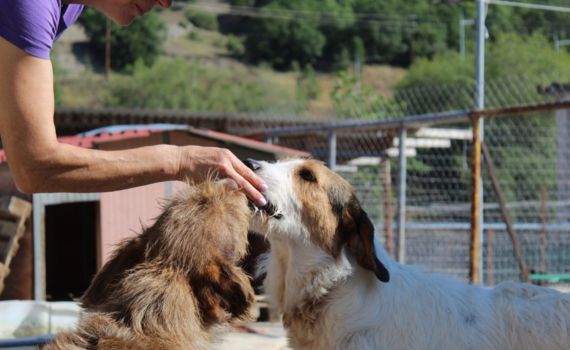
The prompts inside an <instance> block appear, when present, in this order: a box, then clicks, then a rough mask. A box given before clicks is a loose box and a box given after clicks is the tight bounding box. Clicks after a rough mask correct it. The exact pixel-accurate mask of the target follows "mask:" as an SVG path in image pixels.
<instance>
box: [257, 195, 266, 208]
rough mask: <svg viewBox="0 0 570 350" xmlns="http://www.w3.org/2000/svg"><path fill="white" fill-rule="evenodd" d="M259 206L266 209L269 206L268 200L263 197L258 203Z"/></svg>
mask: <svg viewBox="0 0 570 350" xmlns="http://www.w3.org/2000/svg"><path fill="white" fill-rule="evenodd" d="M257 205H259V206H260V207H264V206H266V205H267V200H266V199H265V198H263V197H261V198H260V199H259V200H258V201H257Z"/></svg>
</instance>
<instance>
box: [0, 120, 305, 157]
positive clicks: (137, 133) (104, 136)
mask: <svg viewBox="0 0 570 350" xmlns="http://www.w3.org/2000/svg"><path fill="white" fill-rule="evenodd" d="M176 130H178V131H182V132H188V133H191V134H193V135H195V136H198V137H204V138H209V139H214V140H219V141H224V142H229V143H234V144H237V145H240V146H244V147H249V148H253V149H257V150H261V151H266V152H271V153H280V154H288V155H291V156H296V157H309V156H310V153H308V152H304V151H299V150H295V149H292V148H287V147H282V146H277V145H271V144H267V143H263V142H260V141H255V140H251V139H247V138H244V137H239V136H234V135H229V134H225V133H221V132H217V131H212V130H201V129H195V128H191V127H189V128H188V129H187V130H180V129H173V130H153V129H152V126H149V129H133V130H128V129H127V130H122V131H120V132H101V133H98V134H95V135H91V136H84V135H76V136H62V137H58V138H57V139H58V141H59V142H61V143H66V144H69V145H74V146H78V147H83V148H94V147H95V146H96V145H97V144H101V143H106V142H112V141H116V140H121V139H128V138H134V137H147V136H150V135H151V134H152V133H164V132H171V131H176ZM6 161H7V157H6V153H5V152H4V150H3V149H0V163H3V162H6Z"/></svg>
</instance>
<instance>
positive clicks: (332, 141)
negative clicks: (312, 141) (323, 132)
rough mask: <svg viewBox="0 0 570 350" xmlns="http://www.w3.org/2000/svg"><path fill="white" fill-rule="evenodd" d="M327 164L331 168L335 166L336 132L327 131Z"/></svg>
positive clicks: (333, 168)
mask: <svg viewBox="0 0 570 350" xmlns="http://www.w3.org/2000/svg"><path fill="white" fill-rule="evenodd" d="M327 158H328V166H329V168H330V169H331V170H335V168H336V132H334V131H331V132H329V138H328V157H327Z"/></svg>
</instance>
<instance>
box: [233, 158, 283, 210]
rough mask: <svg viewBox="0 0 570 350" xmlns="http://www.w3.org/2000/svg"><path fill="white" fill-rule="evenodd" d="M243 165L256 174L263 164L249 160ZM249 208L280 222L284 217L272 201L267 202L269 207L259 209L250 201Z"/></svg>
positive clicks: (245, 160)
mask: <svg viewBox="0 0 570 350" xmlns="http://www.w3.org/2000/svg"><path fill="white" fill-rule="evenodd" d="M242 163H243V164H245V166H247V167H248V168H250V169H251V170H253V171H254V172H255V171H257V170H259V169H261V164H260V163H259V162H258V161H257V160H255V159H251V158H247V159H244V160H242ZM249 206H250V207H251V208H252V209H258V210H260V211H262V212H264V213H265V214H267V216H269V217H272V218H274V219H277V220H279V219H281V218H282V217H283V214H281V213H280V212H279V211H278V210H277V208H276V207H275V205H274V204H273V203H271V202H270V201H267V205H265V206H264V207H258V206H257V205H255V204H254V203H252V202H251V201H250V202H249Z"/></svg>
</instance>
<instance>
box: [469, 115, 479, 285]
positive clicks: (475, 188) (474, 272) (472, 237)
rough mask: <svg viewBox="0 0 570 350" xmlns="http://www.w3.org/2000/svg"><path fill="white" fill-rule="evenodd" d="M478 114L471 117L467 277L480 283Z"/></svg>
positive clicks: (472, 281) (473, 281)
mask: <svg viewBox="0 0 570 350" xmlns="http://www.w3.org/2000/svg"><path fill="white" fill-rule="evenodd" d="M479 119H480V117H479V116H475V117H473V147H472V150H471V225H470V226H471V229H470V232H469V244H470V246H469V279H470V280H471V283H473V284H479V283H481V251H482V249H481V243H482V242H481V235H480V234H479V233H480V230H481V227H480V224H481V221H480V217H479V215H480V213H481V192H482V191H481V138H480V125H481V124H480V123H479Z"/></svg>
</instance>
